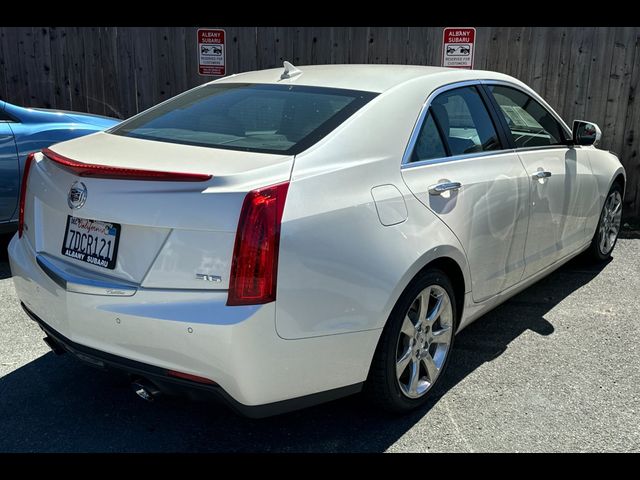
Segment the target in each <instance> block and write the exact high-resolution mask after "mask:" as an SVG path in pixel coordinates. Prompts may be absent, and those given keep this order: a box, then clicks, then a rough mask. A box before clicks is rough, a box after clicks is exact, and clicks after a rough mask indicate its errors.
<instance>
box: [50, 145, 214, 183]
mask: <svg viewBox="0 0 640 480" xmlns="http://www.w3.org/2000/svg"><path fill="white" fill-rule="evenodd" d="M42 153H43V154H44V155H45V156H46V157H47V158H48V159H49V160H51V161H53V162H55V163H57V164H58V165H60V166H61V167H62V168H64V169H65V170H68V171H70V172H71V173H73V174H75V175H78V176H79V177H94V178H112V179H123V180H164V181H166V182H204V181H206V180H211V175H206V174H201V173H181V172H161V171H157V170H140V169H138V168H124V167H111V166H109V165H96V164H93V163H82V162H78V161H77V160H72V159H70V158H67V157H65V156H63V155H60V154H59V153H56V152H54V151H53V150H49V149H48V148H45V149H43V150H42Z"/></svg>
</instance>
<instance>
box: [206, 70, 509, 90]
mask: <svg viewBox="0 0 640 480" xmlns="http://www.w3.org/2000/svg"><path fill="white" fill-rule="evenodd" d="M295 68H296V69H298V70H300V72H301V73H300V74H298V75H295V76H291V78H285V79H281V78H280V77H281V75H282V74H283V72H284V71H285V69H284V67H279V68H271V69H268V70H257V71H253V72H245V73H238V74H235V75H230V76H228V77H224V78H221V79H219V80H216V81H215V83H240V82H241V83H268V84H285V85H287V84H292V85H306V86H318V87H329V88H345V89H351V90H364V91H369V92H378V93H381V92H384V91H385V90H388V89H391V88H393V87H395V86H397V85H400V84H402V83H405V82H409V81H411V80H414V79H418V78H424V77H431V78H432V79H433V80H434V81H438V82H442V84H447V83H452V82H458V81H464V80H480V79H483V80H490V79H495V80H506V81H511V82H513V83H518V84H521V82H519V81H518V80H516V79H515V78H513V77H510V76H509V75H505V74H502V73H498V72H490V71H486V70H463V69H458V68H443V67H430V66H422V65H386V64H374V65H353V64H350V65H306V66H296V67H295Z"/></svg>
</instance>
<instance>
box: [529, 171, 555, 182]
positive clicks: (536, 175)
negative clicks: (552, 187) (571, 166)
mask: <svg viewBox="0 0 640 480" xmlns="http://www.w3.org/2000/svg"><path fill="white" fill-rule="evenodd" d="M531 176H532V177H533V179H534V180H542V179H545V178H549V177H550V176H551V172H547V171H543V170H538V171H537V172H536V173H534V174H533V175H531Z"/></svg>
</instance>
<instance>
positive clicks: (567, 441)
mask: <svg viewBox="0 0 640 480" xmlns="http://www.w3.org/2000/svg"><path fill="white" fill-rule="evenodd" d="M629 236H630V237H634V236H635V237H636V238H627V239H621V240H620V241H619V243H618V245H617V246H616V249H615V251H614V258H613V260H612V261H611V262H609V263H607V264H604V265H596V266H594V265H592V264H590V263H587V262H585V261H584V260H583V259H581V258H578V259H575V260H572V261H571V262H570V263H568V264H567V265H565V266H564V267H562V268H561V269H559V270H558V271H556V272H554V273H553V274H551V275H550V276H549V277H547V278H546V279H544V280H542V281H540V282H538V283H537V284H536V285H534V286H532V287H530V288H529V289H528V290H526V291H524V292H523V293H521V294H519V295H518V296H516V297H514V298H513V299H511V300H510V301H509V302H507V303H505V304H504V305H502V306H500V307H498V308H497V309H495V310H494V311H492V312H490V313H489V314H487V315H486V316H485V317H483V318H481V319H480V320H478V321H477V322H475V323H474V324H472V325H471V326H470V327H468V328H467V329H466V330H464V331H463V332H462V333H461V334H460V335H459V336H458V337H457V340H456V345H455V348H454V351H453V357H452V359H451V364H450V365H449V369H448V371H447V373H446V378H443V383H442V384H441V385H440V388H439V389H438V390H437V391H436V392H434V393H435V396H434V397H433V400H432V401H431V403H430V404H429V405H428V406H426V407H425V408H423V409H421V410H420V411H417V412H415V413H412V414H410V415H405V416H394V415H389V414H385V413H382V412H379V411H377V410H375V409H373V408H370V407H368V406H367V405H365V404H364V403H363V402H362V399H361V398H360V397H359V396H354V397H350V398H347V399H343V400H338V401H335V402H331V403H328V404H325V405H321V406H318V407H314V408H310V409H307V410H302V411H299V412H294V413H290V414H286V415H281V416H278V417H272V418H268V419H263V420H249V419H245V418H241V417H238V416H236V415H235V414H234V413H232V412H230V411H229V410H227V409H225V408H224V407H221V406H218V405H215V404H206V403H194V402H191V401H188V400H183V399H173V398H165V399H161V400H159V401H157V402H154V403H152V404H149V403H146V402H144V401H142V400H140V399H139V398H137V397H136V396H135V394H134V393H133V392H132V391H131V389H130V387H129V385H128V384H127V383H125V382H123V381H122V379H121V378H120V377H119V376H116V375H113V374H108V373H104V372H101V371H98V370H95V369H93V368H91V367H88V366H85V365H83V364H81V363H80V362H78V361H77V360H75V359H73V358H71V357H70V356H69V355H64V356H56V355H54V354H53V353H52V352H50V351H49V349H48V347H47V346H46V345H45V344H44V343H43V342H42V337H43V335H42V332H41V331H40V329H39V328H38V327H37V326H36V325H35V324H34V323H33V322H32V321H30V320H29V319H28V318H27V316H26V315H25V314H24V313H23V312H22V310H21V309H20V306H19V303H18V300H17V298H16V295H15V291H14V288H13V283H12V281H11V278H10V275H11V274H10V271H9V267H8V264H7V261H6V252H5V246H6V239H5V243H4V245H2V244H0V251H1V253H0V432H1V434H0V452H241V451H242V452H245V451H249V452H276V451H277V452H383V451H389V452H442V451H446V452H486V451H492V452H495V451H498V452H502V451H508V452H524V451H535V452H538V451H554V452H555V451H563V452H564V451H569V452H573V451H580V452H585V451H616V452H627V451H635V452H638V451H640V347H639V345H640V324H639V321H638V314H639V313H640V239H639V238H637V237H638V235H629ZM0 243H1V241H0Z"/></svg>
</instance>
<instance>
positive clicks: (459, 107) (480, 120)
mask: <svg viewBox="0 0 640 480" xmlns="http://www.w3.org/2000/svg"><path fill="white" fill-rule="evenodd" d="M431 112H432V113H433V114H434V116H435V120H436V122H437V123H438V125H439V127H440V130H441V131H442V134H443V137H444V140H445V142H446V144H447V145H448V147H449V151H450V152H451V155H467V154H471V153H477V152H486V151H491V150H500V149H502V145H501V144H500V141H499V139H498V134H497V132H496V129H495V126H494V125H493V121H492V120H491V117H490V116H489V112H488V111H487V108H486V106H485V104H484V101H483V100H482V97H481V96H480V93H479V92H478V90H477V89H476V87H461V88H455V89H452V90H448V91H446V92H443V93H441V94H440V95H438V96H437V97H436V98H435V99H434V100H433V101H432V102H431Z"/></svg>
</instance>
